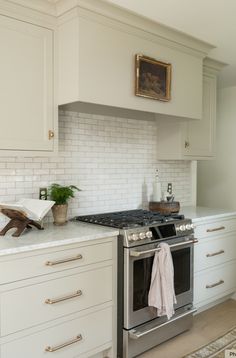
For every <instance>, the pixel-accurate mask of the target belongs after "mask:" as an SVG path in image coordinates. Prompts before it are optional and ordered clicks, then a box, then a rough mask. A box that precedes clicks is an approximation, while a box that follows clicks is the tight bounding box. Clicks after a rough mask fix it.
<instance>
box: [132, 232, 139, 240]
mask: <svg viewBox="0 0 236 358" xmlns="http://www.w3.org/2000/svg"><path fill="white" fill-rule="evenodd" d="M131 236H132V241H137V240H139V237H138V235H136V234H133V235H131Z"/></svg>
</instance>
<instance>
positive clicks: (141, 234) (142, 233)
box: [139, 232, 146, 240]
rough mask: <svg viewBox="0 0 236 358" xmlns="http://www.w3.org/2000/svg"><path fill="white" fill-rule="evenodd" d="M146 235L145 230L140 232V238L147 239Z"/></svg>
mask: <svg viewBox="0 0 236 358" xmlns="http://www.w3.org/2000/svg"><path fill="white" fill-rule="evenodd" d="M145 237H146V235H145V233H144V232H140V234H139V240H143V239H145Z"/></svg>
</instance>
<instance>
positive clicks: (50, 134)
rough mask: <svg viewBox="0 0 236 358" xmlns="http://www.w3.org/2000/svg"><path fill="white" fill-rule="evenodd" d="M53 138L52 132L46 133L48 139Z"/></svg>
mask: <svg viewBox="0 0 236 358" xmlns="http://www.w3.org/2000/svg"><path fill="white" fill-rule="evenodd" d="M52 138H54V132H53V131H52V130H49V131H48V139H52Z"/></svg>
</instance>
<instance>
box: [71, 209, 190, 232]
mask: <svg viewBox="0 0 236 358" xmlns="http://www.w3.org/2000/svg"><path fill="white" fill-rule="evenodd" d="M181 219H184V216H183V215H176V214H175V215H163V214H160V213H157V212H153V211H148V210H142V209H137V210H128V211H117V212H112V213H104V214H97V215H85V216H77V217H75V219H74V220H78V221H83V222H88V223H92V224H98V225H104V226H110V227H115V228H118V229H129V228H135V227H142V226H147V225H149V226H150V225H157V224H160V223H163V222H168V221H174V220H181Z"/></svg>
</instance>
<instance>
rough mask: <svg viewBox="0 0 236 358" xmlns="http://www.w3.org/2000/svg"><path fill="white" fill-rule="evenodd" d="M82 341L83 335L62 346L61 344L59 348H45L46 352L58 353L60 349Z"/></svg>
mask: <svg viewBox="0 0 236 358" xmlns="http://www.w3.org/2000/svg"><path fill="white" fill-rule="evenodd" d="M82 339H83V337H82V335H81V334H79V335H78V336H76V338H74V339H72V340H71V341H69V342H65V343H62V344H60V345H58V346H55V347H51V346H48V347H46V348H45V351H46V352H56V351H58V350H59V349H62V348H65V347H67V346H71V345H72V344H74V343H78V342H80V341H82Z"/></svg>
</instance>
